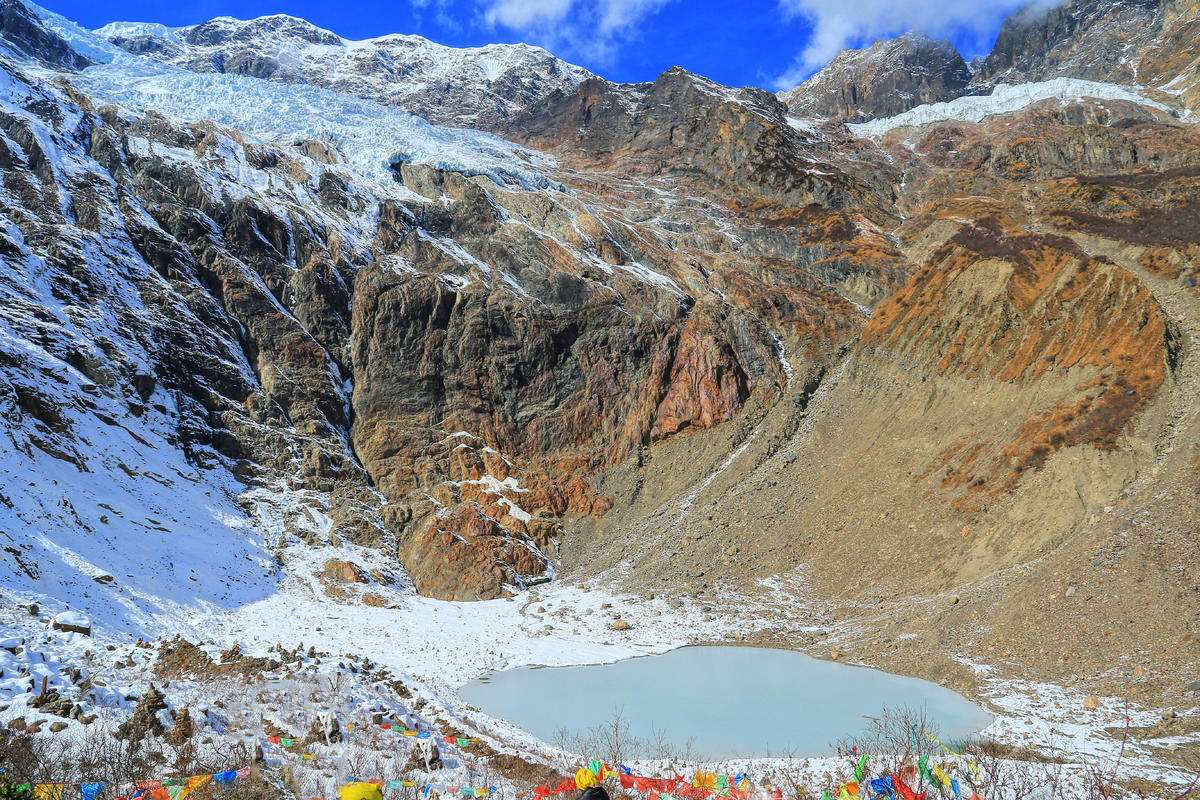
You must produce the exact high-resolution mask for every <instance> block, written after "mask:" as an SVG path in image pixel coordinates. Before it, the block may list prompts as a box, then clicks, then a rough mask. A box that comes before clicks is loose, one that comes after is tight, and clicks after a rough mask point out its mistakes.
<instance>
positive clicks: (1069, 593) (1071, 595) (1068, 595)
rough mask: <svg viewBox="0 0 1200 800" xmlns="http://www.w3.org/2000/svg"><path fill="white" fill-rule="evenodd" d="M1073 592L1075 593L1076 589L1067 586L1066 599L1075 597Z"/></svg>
mask: <svg viewBox="0 0 1200 800" xmlns="http://www.w3.org/2000/svg"><path fill="white" fill-rule="evenodd" d="M1075 591H1076V589H1075V587H1074V586H1068V587H1067V592H1066V596H1067V597H1074V596H1075Z"/></svg>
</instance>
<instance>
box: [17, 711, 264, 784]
mask: <svg viewBox="0 0 1200 800" xmlns="http://www.w3.org/2000/svg"><path fill="white" fill-rule="evenodd" d="M253 757H254V754H253V752H251V751H250V750H249V749H248V748H247V747H246V746H245V745H244V744H243V743H241V742H233V743H222V742H216V743H213V744H211V745H207V746H206V747H205V749H204V750H203V751H201V750H199V749H197V748H196V747H195V746H194V744H193V742H192V741H191V740H188V741H186V742H183V743H181V744H180V745H178V746H173V745H171V744H169V743H167V742H164V741H161V740H158V739H156V738H153V737H149V738H147V739H146V740H144V741H143V742H142V743H141V745H140V746H135V745H132V744H130V743H129V742H127V741H124V740H122V739H119V738H117V737H116V736H114V735H113V731H112V730H110V729H109V728H107V727H106V726H104V725H102V724H99V723H98V724H96V725H93V726H91V727H89V728H87V729H86V730H85V731H84V733H83V736H82V738H71V737H66V736H58V735H47V734H40V735H37V734H28V733H14V732H11V731H6V732H3V733H0V768H2V769H3V770H4V773H3V774H4V777H5V780H6V781H8V782H10V783H15V784H21V783H92V782H103V783H106V784H108V785H110V786H113V785H119V784H130V783H133V782H135V781H141V780H147V779H151V778H163V777H186V776H190V775H204V774H209V773H213V772H223V771H225V770H231V769H240V768H242V767H246V766H249V765H250V763H251V762H252V761H253ZM253 783H254V781H245V780H243V781H237V782H236V783H235V784H234V786H232V787H230V789H229V790H227V791H226V792H223V794H222V796H223V797H229V798H234V797H237V796H240V795H243V794H244V795H245V796H246V798H247V800H258V798H266V797H267V796H268V794H269V793H268V792H267V790H266V789H265V788H263V787H255V786H253V785H251V784H253ZM235 792H236V793H237V794H236V795H235V794H233V793H235ZM277 795H278V793H275V794H273V795H270V796H272V797H275V796H277Z"/></svg>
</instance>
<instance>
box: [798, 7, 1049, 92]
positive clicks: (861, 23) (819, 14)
mask: <svg viewBox="0 0 1200 800" xmlns="http://www.w3.org/2000/svg"><path fill="white" fill-rule="evenodd" d="M1059 1H1060V0H1035V4H1036V5H1039V6H1042V7H1051V6H1054V5H1057V4H1058V2H1059ZM779 5H780V7H781V8H782V9H783V12H784V13H785V14H786V15H787V16H788V17H791V18H795V17H802V18H804V19H806V20H808V21H809V23H810V24H811V25H812V35H811V38H810V39H809V41H808V44H807V45H806V46H805V48H804V50H803V51H802V52H801V53H800V55H799V56H797V58H796V60H795V62H794V63H793V64H792V66H791V67H790V68H789V69H788V70H787V72H785V73H784V74H783V75H781V76H779V78H777V79H776V81H775V84H776V87H777V88H779V89H789V88H791V87H792V86H795V85H796V84H798V83H800V82H801V81H803V80H804V79H805V78H807V77H808V76H809V75H810V74H812V73H813V72H815V71H816V70H818V69H820V68H821V67H823V66H825V65H826V64H828V63H829V61H830V60H831V59H832V58H833V57H834V56H835V55H837V53H838V51H840V50H842V49H844V48H846V47H850V46H854V45H856V44H858V43H868V44H869V43H870V42H871V41H874V40H875V39H880V38H885V37H888V36H896V35H899V34H901V33H904V32H905V31H910V30H915V31H922V32H924V33H927V34H929V35H930V36H938V37H947V36H950V35H951V34H956V33H957V34H960V35H963V34H965V35H968V36H975V37H980V36H984V35H986V34H987V33H989V32H991V31H995V30H996V28H997V27H998V25H999V23H1000V20H1001V19H1003V18H1004V17H1006V16H1008V15H1009V14H1011V13H1012V12H1014V11H1017V10H1018V9H1020V8H1022V7H1025V6H1027V5H1029V0H779Z"/></svg>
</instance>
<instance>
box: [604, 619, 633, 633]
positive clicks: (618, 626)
mask: <svg viewBox="0 0 1200 800" xmlns="http://www.w3.org/2000/svg"><path fill="white" fill-rule="evenodd" d="M608 627H609V628H610V629H611V630H614V631H627V630H629V629H630V628H632V627H633V626H632V625H630V624H629V623H628V622H626V621H625V620H623V619H617V620H613V621H612V622H610V623H608Z"/></svg>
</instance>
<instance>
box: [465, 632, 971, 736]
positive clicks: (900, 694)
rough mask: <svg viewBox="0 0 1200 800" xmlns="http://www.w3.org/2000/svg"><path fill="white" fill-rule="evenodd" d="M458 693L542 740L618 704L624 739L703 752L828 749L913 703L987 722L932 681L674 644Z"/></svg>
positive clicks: (951, 722) (944, 725) (956, 726)
mask: <svg viewBox="0 0 1200 800" xmlns="http://www.w3.org/2000/svg"><path fill="white" fill-rule="evenodd" d="M462 696H463V698H464V699H465V700H466V701H467V702H468V703H470V704H472V705H474V706H476V707H477V708H479V709H481V710H482V711H484V712H485V713H487V714H490V715H491V716H493V717H499V718H501V719H505V720H508V721H509V722H512V723H514V724H516V725H518V726H520V727H521V728H523V729H524V730H526V731H528V732H530V733H532V734H533V735H535V736H537V737H538V738H539V739H542V740H544V741H549V742H557V741H558V737H559V732H560V731H561V730H563V729H564V728H565V729H566V730H567V732H568V734H572V735H575V736H579V735H586V734H587V733H588V732H589V731H591V730H593V729H595V728H596V727H598V726H601V725H603V724H605V723H606V722H608V721H610V720H611V719H612V718H613V716H614V713H616V712H618V711H620V712H621V713H622V715H623V716H624V718H625V720H626V722H627V723H628V725H629V729H630V733H631V734H632V735H633V736H635V737H637V738H639V739H642V740H647V741H649V740H651V739H652V738H653V737H654V733H655V731H661V732H663V733H664V734H665V738H666V740H668V741H670V742H673V743H675V744H676V745H679V744H682V743H684V742H686V741H688V740H689V739H690V740H692V746H693V749H694V752H695V753H696V755H698V756H699V757H702V758H704V759H708V760H719V759H726V758H738V757H746V758H749V757H763V756H779V755H795V756H817V755H828V754H830V753H833V752H835V751H836V747H837V743H838V742H839V741H841V740H843V739H844V738H846V737H849V736H854V735H857V734H861V733H863V732H865V731H866V730H867V727H868V725H869V720H868V717H872V716H879V715H880V714H881V713H882V712H883V711H884V709H900V708H908V709H923V710H924V711H925V713H926V714H927V715H928V718H929V719H930V720H931V721H932V722H934V723H935V724H936V726H937V729H938V731H939V735H940V736H941V737H942V739H943V740H953V739H959V738H962V737H965V736H968V735H970V734H973V733H977V732H979V731H980V730H982V729H983V728H984V727H986V726H987V725H988V723H989V722H991V719H992V717H991V715H990V714H988V713H987V712H986V711H984V710H983V709H981V708H980V707H978V706H976V705H975V704H974V703H972V702H970V701H969V700H967V699H966V698H964V697H962V696H961V695H959V694H956V693H955V692H952V691H950V690H949V689H946V688H943V687H941V686H938V685H937V684H935V683H930V682H928V681H923V680H917V679H915V678H905V677H901V676H899V675H891V674H888V673H886V672H880V671H878V670H874V669H867V668H864V667H853V666H848V665H846V664H839V663H837V662H833V661H822V660H820V659H816V658H811V657H809V656H806V655H804V654H803V653H797V652H794V651H791V650H771V649H765V648H758V647H683V648H680V649H678V650H673V651H671V652H669V653H665V654H663V655H658V656H647V657H644V658H634V659H630V660H628V661H619V662H617V663H615V664H597V665H593V666H584V667H555V668H545V667H526V668H521V669H514V670H507V671H505V672H498V673H494V674H492V675H490V676H488V677H486V678H483V679H481V680H479V681H476V682H474V683H471V684H469V685H467V686H466V687H464V688H463V689H462ZM632 755H633V756H643V757H648V756H651V755H654V754H653V753H638V754H632Z"/></svg>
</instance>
